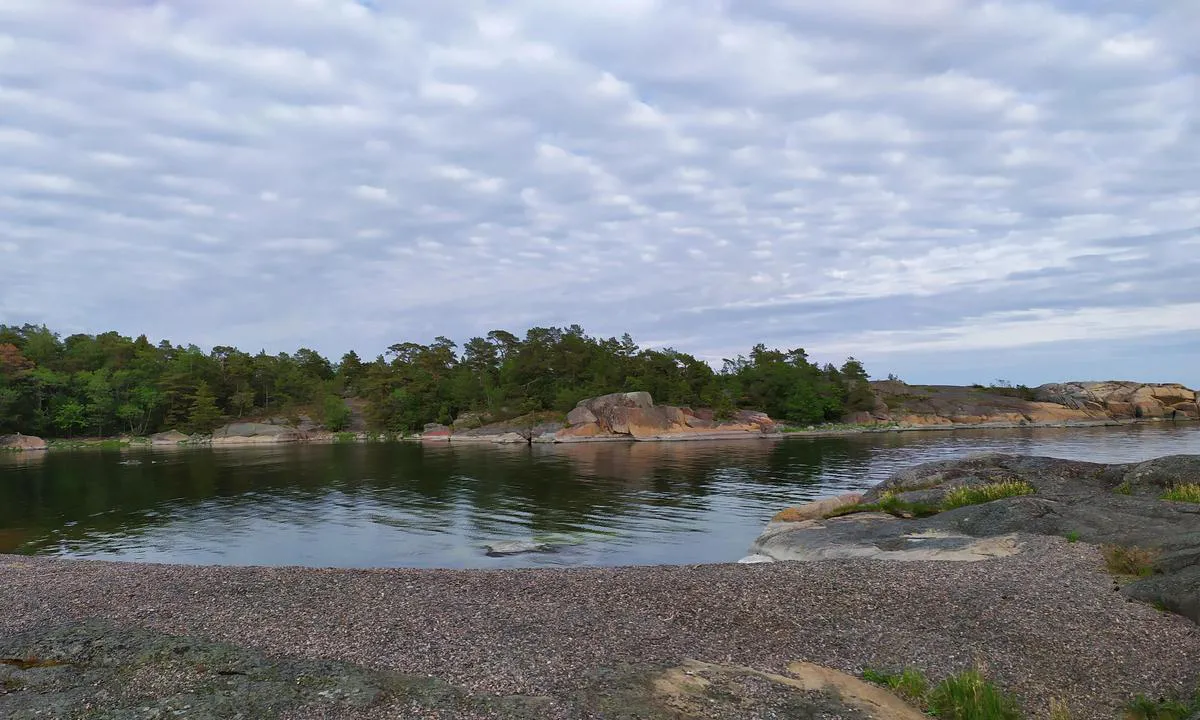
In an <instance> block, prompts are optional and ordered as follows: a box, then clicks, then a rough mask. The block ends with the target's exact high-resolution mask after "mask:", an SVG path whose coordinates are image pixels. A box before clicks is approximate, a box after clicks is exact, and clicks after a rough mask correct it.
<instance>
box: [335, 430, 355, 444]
mask: <svg viewBox="0 0 1200 720" xmlns="http://www.w3.org/2000/svg"><path fill="white" fill-rule="evenodd" d="M333 441H334V442H335V443H352V442H358V433H352V432H339V433H334V435H333Z"/></svg>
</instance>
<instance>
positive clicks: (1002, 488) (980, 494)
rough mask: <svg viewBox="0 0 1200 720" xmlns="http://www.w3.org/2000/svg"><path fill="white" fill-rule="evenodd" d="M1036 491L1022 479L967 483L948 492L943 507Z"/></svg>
mask: <svg viewBox="0 0 1200 720" xmlns="http://www.w3.org/2000/svg"><path fill="white" fill-rule="evenodd" d="M1034 492H1035V491H1034V489H1033V486H1032V485H1030V484H1029V483H1027V482H1022V481H1020V480H1012V481H1007V482H997V483H988V484H987V485H975V486H970V485H966V486H963V487H957V488H954V489H953V490H951V491H950V492H948V493H946V497H945V499H944V500H942V509H943V510H953V509H954V508H960V507H967V506H968V505H980V504H982V503H986V502H992V501H993V500H1000V499H1002V498H1007V497H1017V496H1018V495H1032V494H1033V493H1034Z"/></svg>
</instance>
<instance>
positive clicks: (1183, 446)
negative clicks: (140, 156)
mask: <svg viewBox="0 0 1200 720" xmlns="http://www.w3.org/2000/svg"><path fill="white" fill-rule="evenodd" d="M990 451H999V452H1014V453H1029V454H1042V455H1053V456H1057V457H1068V458H1077V459H1092V460H1101V461H1111V462H1119V461H1134V460H1142V459H1148V458H1150V457H1156V456H1159V455H1164V454H1171V453H1181V452H1193V453H1196V452H1200V428H1197V427H1195V426H1178V427H1173V426H1169V425H1162V426H1138V427H1127V428H1098V429H1089V430H1070V431H1064V430H1014V431H963V432H953V433H947V432H930V433H905V434H883V435H863V436H854V437H845V438H820V439H798V438H791V439H785V440H772V441H764V440H756V441H739V442H724V443H589V444H578V445H566V446H534V447H524V446H515V447H514V446H498V447H497V446H476V445H468V446H455V445H446V444H438V445H417V444H406V443H401V444H388V445H332V446H293V447H288V446H278V447H258V448H220V449H194V450H175V449H172V450H170V451H146V450H139V451H133V450H127V451H87V452H54V453H50V454H48V455H47V454H40V453H39V454H37V455H32V454H26V455H16V456H12V455H10V456H6V457H0V551H4V552H14V551H15V552H23V553H42V554H62V555H71V556H82V557H99V558H123V559H130V560H147V561H164V562H193V563H227V564H271V565H282V564H300V565H318V566H421V567H496V566H522V565H545V564H557V565H580V564H645V563H699V562H718V561H730V560H735V559H737V557H739V556H740V555H741V554H742V553H743V551H744V550H745V548H746V546H747V545H748V544H749V542H750V541H751V540H752V539H753V537H754V536H755V535H756V534H757V532H758V531H759V529H760V528H761V526H762V524H763V523H764V522H765V521H766V520H767V519H768V518H769V517H770V516H771V515H772V514H773V513H774V512H776V511H777V510H778V509H780V508H781V507H784V506H786V505H789V504H794V503H796V502H802V501H804V500H807V499H812V498H816V497H820V496H825V495H830V494H834V493H839V492H844V491H847V490H854V489H863V488H866V487H869V486H870V485H873V484H874V483H875V482H878V481H879V480H881V479H883V478H884V477H886V476H887V475H888V474H890V473H891V472H894V471H895V470H896V469H898V468H900V467H903V466H907V465H911V464H914V463H917V462H922V461H925V460H929V459H937V458H944V457H954V456H961V455H966V454H970V453H976V452H990ZM531 538H536V539H542V540H549V541H551V542H554V543H556V544H558V545H560V546H561V547H562V551H561V552H560V553H558V554H556V555H538V556H529V557H512V558H503V559H497V558H487V557H484V556H483V554H482V552H481V549H482V547H483V545H485V544H487V543H489V542H493V541H496V540H501V539H531Z"/></svg>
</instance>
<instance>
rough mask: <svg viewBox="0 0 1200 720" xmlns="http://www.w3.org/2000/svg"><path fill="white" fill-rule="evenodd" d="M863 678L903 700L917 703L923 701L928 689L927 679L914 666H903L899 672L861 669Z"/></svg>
mask: <svg viewBox="0 0 1200 720" xmlns="http://www.w3.org/2000/svg"><path fill="white" fill-rule="evenodd" d="M863 680H866V681H867V682H872V683H875V684H876V685H882V686H884V687H886V688H888V689H889V690H891V691H892V692H894V693H896V694H897V695H899V696H900V697H902V698H904V699H905V700H907V701H909V702H911V703H914V704H918V705H919V704H922V703H924V701H925V693H927V692H928V691H929V681H928V680H926V679H925V675H924V674H922V673H921V671H920V670H917V669H916V668H905V669H904V670H903V671H902V672H899V673H889V672H885V671H881V670H873V669H871V668H867V669H865V670H863Z"/></svg>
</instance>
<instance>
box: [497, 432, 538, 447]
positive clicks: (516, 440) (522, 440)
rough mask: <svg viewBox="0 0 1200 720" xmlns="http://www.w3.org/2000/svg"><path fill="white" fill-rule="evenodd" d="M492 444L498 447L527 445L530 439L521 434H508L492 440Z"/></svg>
mask: <svg viewBox="0 0 1200 720" xmlns="http://www.w3.org/2000/svg"><path fill="white" fill-rule="evenodd" d="M492 442H494V443H496V444H497V445H525V444H527V443H528V442H529V438H527V437H525V436H524V435H522V434H520V433H515V432H508V433H504V434H503V435H497V436H495V437H494V438H492Z"/></svg>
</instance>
